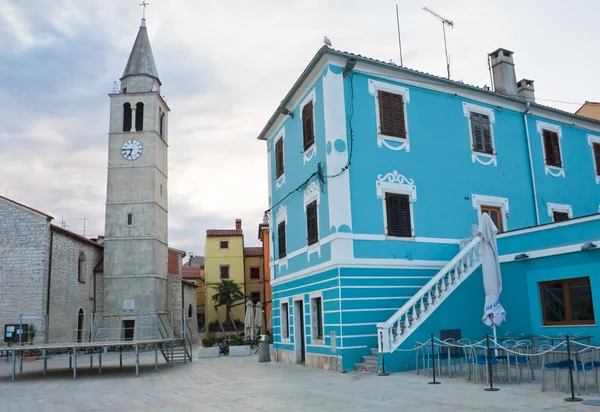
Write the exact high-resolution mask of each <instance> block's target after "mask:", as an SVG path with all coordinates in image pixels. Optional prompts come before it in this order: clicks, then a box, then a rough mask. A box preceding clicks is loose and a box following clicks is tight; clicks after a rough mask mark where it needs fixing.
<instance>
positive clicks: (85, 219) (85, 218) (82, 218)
mask: <svg viewBox="0 0 600 412" xmlns="http://www.w3.org/2000/svg"><path fill="white" fill-rule="evenodd" d="M77 220H83V236H85V227H86V226H85V222H86V221H87V220H88V218H87V217H78V218H77Z"/></svg>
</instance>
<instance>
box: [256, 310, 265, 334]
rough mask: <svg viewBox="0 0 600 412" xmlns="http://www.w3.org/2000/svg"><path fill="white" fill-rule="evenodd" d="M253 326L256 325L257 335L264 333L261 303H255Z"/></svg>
mask: <svg viewBox="0 0 600 412" xmlns="http://www.w3.org/2000/svg"><path fill="white" fill-rule="evenodd" d="M254 326H255V327H256V334H257V335H264V333H265V316H264V314H263V310H262V303H260V302H258V303H257V304H256V315H255V316H254Z"/></svg>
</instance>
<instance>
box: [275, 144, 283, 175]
mask: <svg viewBox="0 0 600 412" xmlns="http://www.w3.org/2000/svg"><path fill="white" fill-rule="evenodd" d="M283 172H284V167H283V139H279V140H278V141H277V143H275V174H276V176H277V178H278V179H279V178H280V177H281V176H282V175H283Z"/></svg>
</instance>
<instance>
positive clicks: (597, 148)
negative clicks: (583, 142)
mask: <svg viewBox="0 0 600 412" xmlns="http://www.w3.org/2000/svg"><path fill="white" fill-rule="evenodd" d="M592 154H593V155H594V165H595V166H596V176H600V143H592Z"/></svg>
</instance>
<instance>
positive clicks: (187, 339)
mask: <svg viewBox="0 0 600 412" xmlns="http://www.w3.org/2000/svg"><path fill="white" fill-rule="evenodd" d="M185 329H186V331H187V333H186V334H185V342H184V346H185V348H186V349H185V350H186V352H187V347H188V345H189V348H190V350H189V352H188V357H189V359H190V361H191V360H192V353H193V348H192V329H190V325H188V323H187V322H185ZM186 342H187V345H186Z"/></svg>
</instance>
